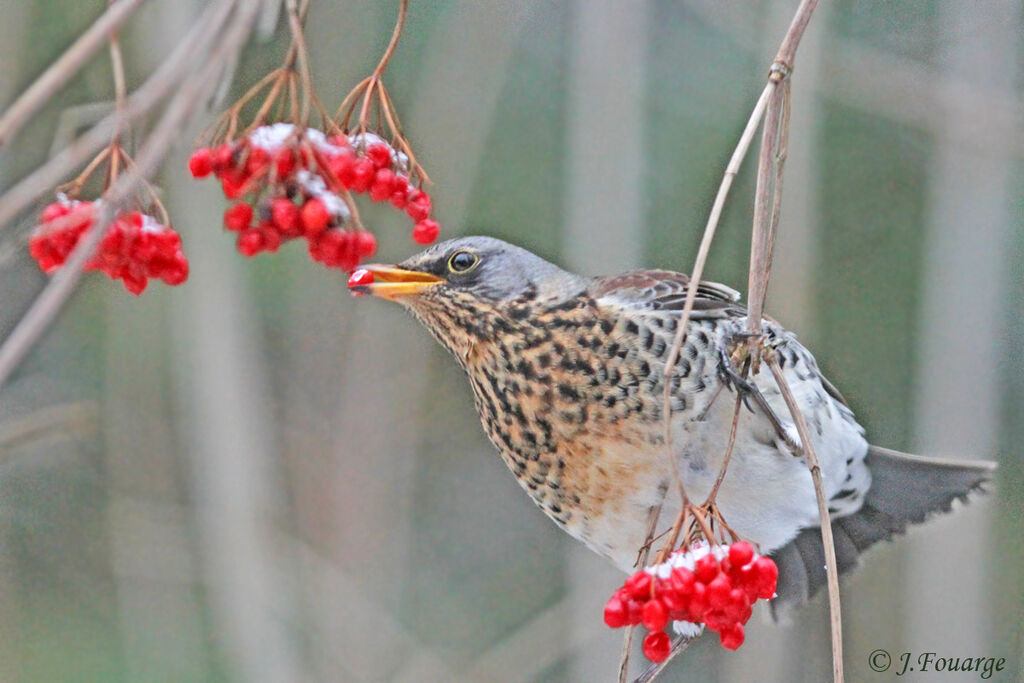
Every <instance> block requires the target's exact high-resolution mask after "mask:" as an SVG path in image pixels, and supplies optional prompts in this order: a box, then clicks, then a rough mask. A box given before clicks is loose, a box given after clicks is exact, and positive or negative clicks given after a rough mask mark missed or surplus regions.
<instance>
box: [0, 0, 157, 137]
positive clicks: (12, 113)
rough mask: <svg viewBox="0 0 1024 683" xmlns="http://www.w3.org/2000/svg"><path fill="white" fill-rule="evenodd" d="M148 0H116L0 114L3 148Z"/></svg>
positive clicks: (0, 135)
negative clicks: (1, 115) (0, 115)
mask: <svg viewBox="0 0 1024 683" xmlns="http://www.w3.org/2000/svg"><path fill="white" fill-rule="evenodd" d="M143 2H145V0H117V1H116V2H114V3H112V4H111V5H110V7H108V8H107V11H106V12H104V13H103V14H101V15H100V17H99V18H98V19H96V21H94V22H93V24H92V26H90V27H89V28H88V29H86V31H85V33H83V34H82V35H80V36H79V37H78V40H76V41H75V42H74V44H72V45H71V47H69V48H68V49H67V50H66V51H65V52H64V54H62V55H61V56H60V57H59V58H58V59H57V61H55V62H54V63H53V64H51V65H50V67H49V68H48V69H47V70H46V71H45V72H43V74H42V75H41V76H40V77H39V78H37V79H36V80H35V81H34V82H33V83H32V85H31V86H29V88H28V89H27V90H26V91H25V92H23V93H22V94H21V97H19V98H18V99H17V100H16V101H15V102H14V104H12V105H11V106H10V107H8V108H7V111H5V112H4V115H3V117H0V147H3V146H4V145H5V144H6V143H7V142H9V141H10V140H11V138H13V137H14V135H15V133H17V132H18V130H19V129H20V128H21V127H22V126H23V125H24V124H25V123H26V122H27V121H29V120H30V119H31V118H32V115H33V114H35V113H36V111H38V110H39V108H40V107H42V106H43V105H44V104H46V103H47V102H48V101H49V100H50V98H51V97H53V96H54V95H55V94H57V92H59V91H60V89H61V88H62V87H63V86H64V84H65V83H67V82H68V80H70V79H71V77H72V76H74V75H75V74H76V73H78V71H79V69H81V68H82V67H83V66H85V64H86V63H87V62H88V61H89V59H90V58H91V57H92V56H93V55H94V54H95V53H96V51H97V50H99V49H100V48H101V47H103V44H104V43H105V42H106V41H107V38H108V36H109V35H110V34H111V33H112V32H114V31H116V30H117V29H118V28H119V27H120V26H121V25H122V24H124V22H126V21H127V20H128V18H129V17H131V16H132V14H133V13H134V12H135V10H137V9H138V8H139V6H140V5H141V4H142V3H143Z"/></svg>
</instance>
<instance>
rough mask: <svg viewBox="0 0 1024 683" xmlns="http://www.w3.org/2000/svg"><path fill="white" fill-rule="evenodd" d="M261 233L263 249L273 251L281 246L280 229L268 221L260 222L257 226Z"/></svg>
mask: <svg viewBox="0 0 1024 683" xmlns="http://www.w3.org/2000/svg"><path fill="white" fill-rule="evenodd" d="M258 227H259V230H260V233H261V234H262V235H263V250H264V251H270V252H274V251H277V250H278V249H280V248H281V242H283V241H284V240H283V238H282V234H281V231H280V230H278V229H277V228H275V227H274V226H273V225H271V224H269V223H260V225H259V226H258Z"/></svg>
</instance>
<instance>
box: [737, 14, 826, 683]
mask: <svg viewBox="0 0 1024 683" xmlns="http://www.w3.org/2000/svg"><path fill="white" fill-rule="evenodd" d="M817 4H818V3H817V0H802V2H801V3H800V6H799V8H798V9H797V13H796V16H795V17H794V18H793V21H792V23H791V24H790V27H789V31H788V32H787V33H786V38H785V39H784V40H783V42H782V47H780V48H779V52H778V54H776V56H775V62H774V63H773V64H772V68H771V72H770V75H769V78H770V79H771V81H772V82H775V83H777V84H778V85H777V87H776V89H775V90H774V92H773V93H772V95H771V97H770V98H769V102H768V113H767V115H766V118H765V127H764V135H763V137H762V141H761V154H760V158H759V162H758V168H757V190H756V192H755V200H754V225H753V230H752V234H751V246H750V278H749V289H750V291H749V293H748V306H749V308H748V313H747V331H748V332H749V333H750V334H749V338H748V341H747V345H748V348H749V349H750V351H751V354H752V356H753V358H752V360H753V370H754V371H755V372H756V371H757V363H758V361H759V358H760V353H761V351H760V349H761V345H760V339H761V331H762V324H761V318H762V311H763V310H764V301H765V297H766V296H767V293H768V279H769V276H770V274H771V263H772V251H773V248H774V246H775V233H776V229H777V227H778V221H779V208H780V206H781V203H782V168H783V165H784V163H785V157H786V144H787V139H788V134H789V76H790V74H791V73H792V71H793V62H794V59H795V57H796V49H797V46H798V45H799V44H800V39H801V37H802V36H803V33H804V30H805V29H806V28H807V23H808V22H809V21H810V18H811V14H812V13H813V12H814V8H815V7H816V6H817ZM769 367H770V368H771V371H772V375H773V376H774V377H775V381H776V383H777V384H778V385H779V389H780V391H781V392H782V396H783V398H784V399H785V401H786V405H787V406H788V407H789V411H790V413H792V415H793V421H794V423H795V424H796V426H797V432H798V433H799V434H800V441H801V445H802V447H803V451H804V454H805V457H806V458H807V465H808V467H809V468H810V470H811V478H812V480H813V482H814V494H815V496H816V498H817V500H818V513H819V517H820V524H821V540H822V545H823V546H824V549H825V568H826V573H827V574H828V588H829V590H828V597H829V611H830V613H831V630H832V673H833V678H834V681H835V683H841V682H842V681H843V630H842V618H841V607H840V600H839V570H838V565H837V563H836V553H835V545H834V543H833V540H832V525H831V522H830V520H829V516H828V503H827V501H826V500H825V492H824V489H823V488H822V483H821V471H820V468H819V466H818V460H817V457H816V456H815V454H814V447H813V445H812V444H811V441H810V437H809V435H808V431H807V424H806V422H805V421H804V416H803V414H802V413H801V412H800V408H799V406H797V404H796V401H795V400H794V399H793V394H792V391H791V390H790V388H789V385H788V384H787V383H786V380H785V377H784V376H783V375H782V371H781V369H780V368H779V366H778V363H777V362H776V361H775V360H774V358H771V362H770V363H769Z"/></svg>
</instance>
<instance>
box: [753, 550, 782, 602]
mask: <svg viewBox="0 0 1024 683" xmlns="http://www.w3.org/2000/svg"><path fill="white" fill-rule="evenodd" d="M753 569H754V575H755V576H756V577H757V596H758V597H759V598H762V599H763V600H770V599H771V598H772V596H773V595H775V585H776V583H777V581H778V579H779V568H778V567H777V566H776V565H775V562H774V561H772V559H771V558H770V557H764V556H763V555H762V556H761V557H759V558H757V559H756V560H754V567H753Z"/></svg>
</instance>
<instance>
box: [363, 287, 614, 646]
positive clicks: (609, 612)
mask: <svg viewBox="0 0 1024 683" xmlns="http://www.w3.org/2000/svg"><path fill="white" fill-rule="evenodd" d="M360 273H369V271H367V270H357V271H356V272H354V273H352V277H350V278H349V280H348V284H349V287H351V286H352V284H353V281H354V280H355V279H356V276H357V275H359V274H360ZM370 282H373V274H372V273H370ZM356 284H368V283H365V282H358V283H356ZM604 623H605V624H606V625H607V626H608V627H609V628H622V627H623V626H625V625H627V624H628V623H629V613H628V610H627V608H626V605H625V604H624V603H623V602H622V598H620V597H619V596H618V594H616V595H613V596H612V597H611V598H610V599H609V600H608V602H607V603H606V604H605V606H604Z"/></svg>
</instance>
